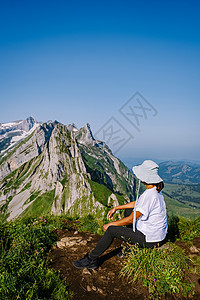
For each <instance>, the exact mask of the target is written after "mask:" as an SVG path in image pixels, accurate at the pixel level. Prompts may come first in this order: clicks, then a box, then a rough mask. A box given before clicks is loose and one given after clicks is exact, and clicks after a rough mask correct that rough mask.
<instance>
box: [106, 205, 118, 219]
mask: <svg viewBox="0 0 200 300" xmlns="http://www.w3.org/2000/svg"><path fill="white" fill-rule="evenodd" d="M115 212H116V207H113V208H112V209H111V210H109V212H108V214H107V220H110V219H112V218H113V217H112V215H113V214H114V213H115Z"/></svg>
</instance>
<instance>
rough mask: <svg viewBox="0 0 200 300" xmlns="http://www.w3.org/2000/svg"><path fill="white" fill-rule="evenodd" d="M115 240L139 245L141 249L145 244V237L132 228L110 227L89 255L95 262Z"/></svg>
mask: <svg viewBox="0 0 200 300" xmlns="http://www.w3.org/2000/svg"><path fill="white" fill-rule="evenodd" d="M114 238H118V239H120V240H122V241H126V242H129V243H130V244H136V243H139V244H140V246H141V247H143V246H144V244H145V236H144V234H143V233H141V232H140V231H138V230H136V231H135V232H134V231H133V229H132V228H126V227H122V226H109V227H108V229H107V230H106V232H105V234H104V236H103V237H102V238H101V239H100V240H99V242H98V243H97V245H96V247H95V248H94V249H93V250H92V252H91V253H90V254H89V256H90V258H92V259H93V260H95V259H97V258H98V257H99V256H100V255H101V254H102V253H103V252H104V251H105V250H106V249H108V248H109V246H110V245H111V243H112V241H113V239H114Z"/></svg>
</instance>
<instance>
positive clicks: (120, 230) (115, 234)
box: [90, 210, 164, 259]
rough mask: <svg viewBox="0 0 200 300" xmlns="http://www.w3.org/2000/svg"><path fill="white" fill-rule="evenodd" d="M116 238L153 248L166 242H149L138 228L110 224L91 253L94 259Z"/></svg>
mask: <svg viewBox="0 0 200 300" xmlns="http://www.w3.org/2000/svg"><path fill="white" fill-rule="evenodd" d="M131 212H132V210H131ZM114 238H118V239H120V240H122V241H125V242H128V243H130V244H136V243H138V245H139V247H141V248H144V247H145V248H153V247H155V246H156V247H157V246H161V245H162V244H163V243H164V241H162V242H155V243H147V242H146V239H145V235H144V234H143V233H142V232H140V231H139V230H137V229H136V231H135V232H134V231H133V228H127V227H123V226H109V227H108V229H107V230H106V232H105V234H104V235H103V236H102V238H101V239H100V240H99V242H98V243H97V245H96V247H95V248H94V249H93V250H92V252H91V253H90V257H91V258H92V259H97V257H99V256H100V255H101V254H102V253H103V252H104V251H105V250H106V249H108V248H109V247H110V245H111V244H112V241H113V239H114Z"/></svg>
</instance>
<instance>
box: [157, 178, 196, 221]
mask: <svg viewBox="0 0 200 300" xmlns="http://www.w3.org/2000/svg"><path fill="white" fill-rule="evenodd" d="M163 195H164V197H165V201H166V205H167V210H168V213H170V214H171V213H172V214H174V215H178V216H182V217H189V218H195V217H197V216H199V214H200V192H198V191H195V188H194V189H193V186H192V185H183V184H165V188H164V190H163Z"/></svg>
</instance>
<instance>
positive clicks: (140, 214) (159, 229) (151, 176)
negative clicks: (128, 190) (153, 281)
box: [73, 160, 167, 269]
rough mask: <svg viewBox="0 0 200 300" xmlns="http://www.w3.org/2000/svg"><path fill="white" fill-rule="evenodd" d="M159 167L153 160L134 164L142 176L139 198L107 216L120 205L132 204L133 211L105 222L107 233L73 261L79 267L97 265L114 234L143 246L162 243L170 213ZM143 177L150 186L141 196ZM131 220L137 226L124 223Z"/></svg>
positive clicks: (130, 242)
mask: <svg viewBox="0 0 200 300" xmlns="http://www.w3.org/2000/svg"><path fill="white" fill-rule="evenodd" d="M158 168H159V166H158V165H157V164H156V163H155V162H153V161H151V160H145V161H144V162H143V163H142V164H141V165H139V166H135V167H133V169H132V170H133V172H134V174H135V175H136V177H137V178H138V179H139V185H138V190H137V198H136V201H133V202H129V203H127V204H124V205H119V206H116V207H114V208H112V209H111V210H110V211H109V212H108V214H107V219H108V220H110V219H111V217H112V215H113V214H114V213H115V212H116V211H117V210H118V209H128V208H131V209H133V211H132V213H131V214H130V215H129V216H128V217H125V218H123V219H121V220H118V221H114V222H110V223H108V224H105V225H104V226H103V229H104V231H105V234H104V236H103V237H102V238H101V239H100V240H99V242H98V243H97V245H96V247H95V248H94V249H93V250H92V252H91V253H90V254H86V255H85V256H84V258H82V259H80V260H77V261H74V262H73V265H74V266H75V267H76V268H78V269H83V268H88V269H95V268H97V267H98V257H99V256H100V255H101V254H102V253H103V252H104V251H105V250H106V249H108V248H109V246H110V245H111V243H112V241H113V239H114V238H118V239H121V240H123V241H125V242H128V243H129V244H136V243H137V244H138V245H139V246H140V247H142V248H144V247H145V248H153V247H158V246H161V245H162V244H163V243H164V240H165V237H166V234H167V215H166V206H165V201H164V197H163V195H162V192H161V190H162V189H163V187H164V183H163V180H162V178H161V177H160V176H159V175H158ZM140 181H141V182H142V183H143V184H144V185H145V188H146V190H145V191H144V192H143V194H142V195H141V196H140V197H139V199H138V194H139V188H140ZM129 224H133V227H132V228H130V226H129V228H127V227H123V226H124V225H129Z"/></svg>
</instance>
